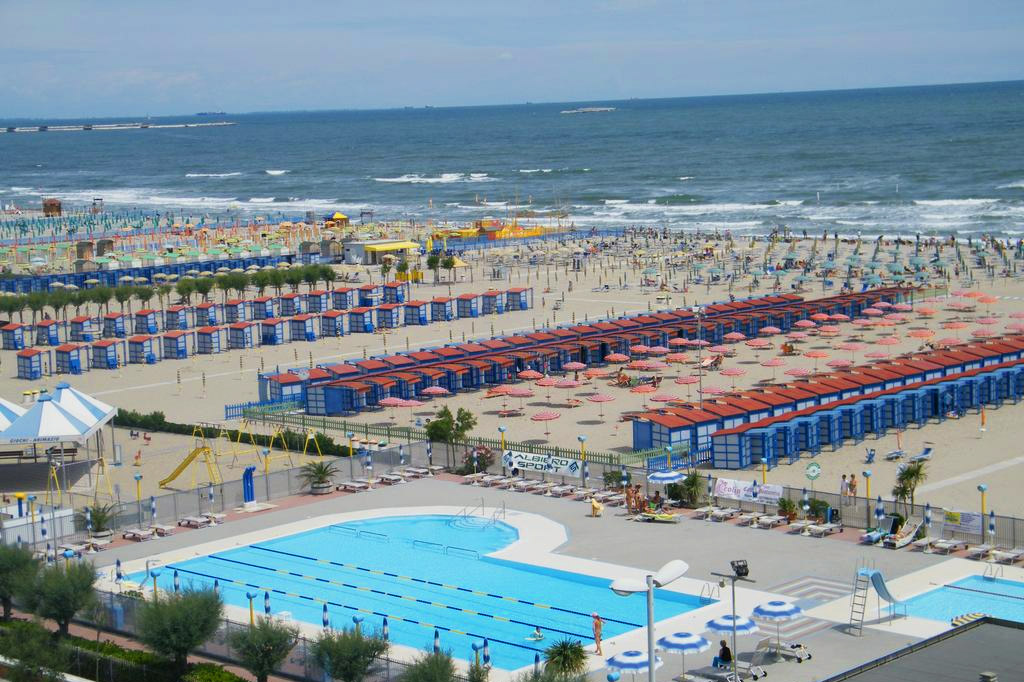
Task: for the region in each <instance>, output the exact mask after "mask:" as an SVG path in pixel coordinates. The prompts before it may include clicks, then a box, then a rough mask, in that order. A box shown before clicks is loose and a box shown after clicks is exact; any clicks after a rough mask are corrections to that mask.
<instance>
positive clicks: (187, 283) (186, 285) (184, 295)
mask: <svg viewBox="0 0 1024 682" xmlns="http://www.w3.org/2000/svg"><path fill="white" fill-rule="evenodd" d="M174 290H175V291H176V292H177V293H178V296H181V300H183V301H184V302H185V303H186V304H189V303H192V294H194V293H196V285H195V282H194V280H191V279H183V280H181V281H179V282H178V283H177V284H175V285H174Z"/></svg>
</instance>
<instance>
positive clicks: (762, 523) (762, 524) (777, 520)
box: [751, 514, 786, 528]
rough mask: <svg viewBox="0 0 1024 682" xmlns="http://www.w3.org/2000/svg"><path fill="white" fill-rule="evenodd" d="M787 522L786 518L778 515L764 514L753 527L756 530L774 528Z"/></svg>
mask: <svg viewBox="0 0 1024 682" xmlns="http://www.w3.org/2000/svg"><path fill="white" fill-rule="evenodd" d="M785 522H786V517H785V516H779V515H778V514H764V515H762V516H759V517H758V518H757V522H756V523H752V524H751V526H752V527H754V528H774V527H775V526H781V525H782V524H784V523H785Z"/></svg>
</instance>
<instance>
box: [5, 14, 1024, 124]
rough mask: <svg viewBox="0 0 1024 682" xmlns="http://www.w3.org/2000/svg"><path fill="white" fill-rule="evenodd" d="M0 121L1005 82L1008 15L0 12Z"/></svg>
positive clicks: (1022, 59)
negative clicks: (1, 119)
mask: <svg viewBox="0 0 1024 682" xmlns="http://www.w3.org/2000/svg"><path fill="white" fill-rule="evenodd" d="M0 26H3V36H4V37H3V40H2V42H0V93H2V96H0V118H5V119H10V118H16V117H43V118H71V117H84V116H93V117H101V116H114V117H116V116H133V115H134V116H138V115H154V116H155V115H170V114H190V113H194V112H197V111H209V110H218V111H219V110H224V111H228V112H251V111H283V110H296V109H351V108H359V109H372V108H386V107H396V106H423V105H433V106H458V105H480V104H504V103H522V102H526V101H531V102H569V101H595V100H616V99H628V98H632V97H638V98H646V97H685V96H700V95H721V94H739V93H762V92H780V91H802V90H829V89H845V88H860V87H886V86H896V85H924V84H935V83H960V82H977V81H998V80H1017V79H1021V78H1024V40H1022V39H1021V36H1024V2H1021V0H974V1H972V2H964V1H963V0H895V1H894V0H884V1H882V0H857V1H856V2H850V1H847V0H826V1H822V0H743V1H740V0H664V1H662V0H515V1H514V2H508V1H507V0H505V1H501V2H498V1H495V0H433V1H432V2H422V1H420V0H416V1H409V0H382V1H378V2H365V1H363V2H358V1H355V0H293V1H292V2H285V3H282V2H280V0H273V1H268V0H216V1H215V2H210V1H209V0H202V1H197V0H174V1H173V2H156V1H151V0H142V1H141V2H140V1H139V0H131V1H128V0H104V1H103V2H95V1H92V0H90V1H86V0H45V1H44V2H39V1H38V0H0Z"/></svg>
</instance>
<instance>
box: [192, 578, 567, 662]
mask: <svg viewBox="0 0 1024 682" xmlns="http://www.w3.org/2000/svg"><path fill="white" fill-rule="evenodd" d="M266 570H274V569H266ZM178 571H179V572H181V573H189V574H191V575H197V576H199V577H201V578H207V579H210V580H213V579H219V580H220V581H221V585H237V586H239V587H251V588H253V589H256V590H264V591H265V592H272V593H274V594H280V595H282V596H285V597H292V598H295V599H305V600H306V601H311V602H315V603H317V604H327V605H330V606H336V607H338V608H341V609H347V610H349V611H356V612H358V613H365V614H368V615H371V616H380V617H381V618H387V619H388V620H389V621H400V622H404V623H412V624H413V625H419V626H420V627H424V628H437V629H438V630H443V631H444V632H450V633H452V634H455V635H465V636H467V637H477V638H480V639H484V638H486V639H488V640H489V641H491V642H498V643H500V644H505V645H508V646H513V647H516V648H518V649H526V650H527V651H533V652H538V653H543V649H538V648H536V647H532V646H527V645H525V644H520V643H519V642H509V641H507V640H504V639H498V638H497V637H493V636H491V635H484V634H480V633H476V632H469V631H466V630H459V629H457V628H450V627H446V626H444V625H438V624H437V623H427V622H424V621H419V620H416V619H414V618H405V617H403V616H397V615H395V614H392V613H384V612H382V611H373V610H371V609H363V608H359V607H358V606H350V605H349V604H342V603H340V602H334V601H330V600H329V599H320V598H319V597H311V596H309V595H308V594H296V593H295V592H286V591H285V590H279V589H277V588H275V587H268V586H260V585H257V584H256V583H247V582H245V581H243V580H232V579H231V578H226V577H224V576H215V575H211V574H209V573H202V572H201V571H192V570H189V569H187V568H178ZM302 577H306V576H302ZM312 579H313V580H317V581H319V582H331V581H329V580H325V579H323V578H312ZM583 639H584V640H585V639H586V638H583Z"/></svg>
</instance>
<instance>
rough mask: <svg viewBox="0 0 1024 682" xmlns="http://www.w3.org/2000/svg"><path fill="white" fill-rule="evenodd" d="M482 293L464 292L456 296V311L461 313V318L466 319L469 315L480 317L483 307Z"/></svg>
mask: <svg viewBox="0 0 1024 682" xmlns="http://www.w3.org/2000/svg"><path fill="white" fill-rule="evenodd" d="M481 298H483V297H482V296H480V294H462V295H460V296H458V297H456V299H455V300H456V302H457V305H456V312H457V313H458V315H459V319H460V320H462V319H465V318H467V317H479V316H480V307H481V302H480V301H481Z"/></svg>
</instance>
